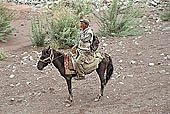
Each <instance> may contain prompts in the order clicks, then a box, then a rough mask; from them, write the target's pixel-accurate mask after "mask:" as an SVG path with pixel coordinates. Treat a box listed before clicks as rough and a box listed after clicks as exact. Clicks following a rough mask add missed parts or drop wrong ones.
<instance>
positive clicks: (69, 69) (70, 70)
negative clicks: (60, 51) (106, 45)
mask: <svg viewBox="0 0 170 114" xmlns="http://www.w3.org/2000/svg"><path fill="white" fill-rule="evenodd" d="M95 56H96V57H95V59H94V61H93V62H91V63H86V62H85V63H84V64H82V68H83V69H81V70H82V71H83V72H84V73H85V74H89V73H91V72H92V71H94V70H95V69H97V68H98V65H99V63H100V62H101V61H102V59H103V58H107V57H106V55H103V54H102V55H101V54H100V53H96V55H95ZM64 68H65V74H76V71H75V70H74V60H73V58H72V56H71V54H70V53H67V54H65V56H64Z"/></svg>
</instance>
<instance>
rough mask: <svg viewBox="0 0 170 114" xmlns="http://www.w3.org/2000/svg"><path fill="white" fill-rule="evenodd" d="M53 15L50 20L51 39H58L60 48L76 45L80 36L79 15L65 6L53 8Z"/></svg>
mask: <svg viewBox="0 0 170 114" xmlns="http://www.w3.org/2000/svg"><path fill="white" fill-rule="evenodd" d="M52 15H53V17H52V18H51V19H50V21H49V22H48V23H49V30H48V32H49V34H50V36H51V40H52V41H53V40H56V41H57V42H58V43H59V47H60V48H65V47H67V46H73V45H75V43H76V41H77V40H78V38H79V34H78V33H79V21H80V19H79V17H78V16H77V15H75V14H73V13H71V12H70V11H68V10H67V9H66V8H64V7H60V8H59V7H57V8H55V9H53V10H52Z"/></svg>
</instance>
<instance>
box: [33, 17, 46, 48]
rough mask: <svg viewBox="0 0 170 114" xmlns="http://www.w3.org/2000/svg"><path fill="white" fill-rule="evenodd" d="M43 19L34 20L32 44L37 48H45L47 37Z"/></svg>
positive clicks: (35, 18)
mask: <svg viewBox="0 0 170 114" xmlns="http://www.w3.org/2000/svg"><path fill="white" fill-rule="evenodd" d="M41 18H42V17H40V16H36V17H34V18H33V19H32V21H31V25H32V36H31V41H32V44H33V45H35V46H44V44H45V37H46V30H45V27H44V25H43V22H42V20H41Z"/></svg>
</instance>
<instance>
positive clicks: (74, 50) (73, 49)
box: [71, 46, 77, 54]
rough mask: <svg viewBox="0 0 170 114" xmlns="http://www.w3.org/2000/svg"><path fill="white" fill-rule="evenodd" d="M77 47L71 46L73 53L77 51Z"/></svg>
mask: <svg viewBox="0 0 170 114" xmlns="http://www.w3.org/2000/svg"><path fill="white" fill-rule="evenodd" d="M76 48H77V46H73V47H72V48H71V52H72V53H73V54H75V53H76Z"/></svg>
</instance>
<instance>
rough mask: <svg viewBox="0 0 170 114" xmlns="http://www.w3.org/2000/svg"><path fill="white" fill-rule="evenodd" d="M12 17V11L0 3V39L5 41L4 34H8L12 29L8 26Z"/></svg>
mask: <svg viewBox="0 0 170 114" xmlns="http://www.w3.org/2000/svg"><path fill="white" fill-rule="evenodd" d="M13 18H14V12H13V11H10V10H8V9H7V8H5V7H4V6H3V5H2V4H0V41H1V42H6V40H5V36H7V35H10V34H11V33H12V31H13V29H12V28H11V26H10V23H11V21H12V19H13Z"/></svg>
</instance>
